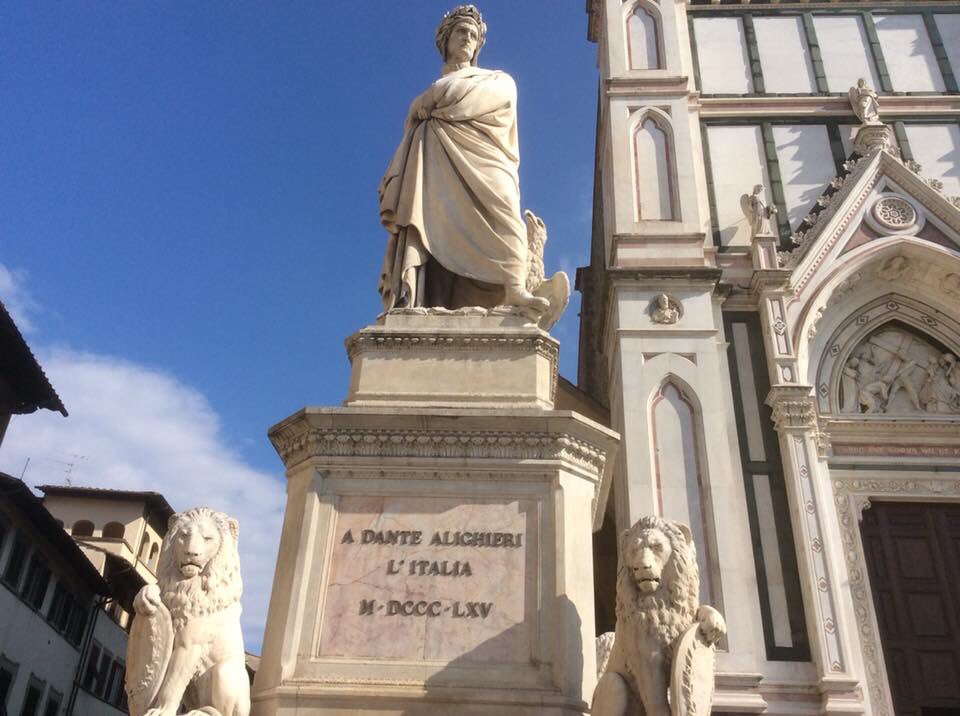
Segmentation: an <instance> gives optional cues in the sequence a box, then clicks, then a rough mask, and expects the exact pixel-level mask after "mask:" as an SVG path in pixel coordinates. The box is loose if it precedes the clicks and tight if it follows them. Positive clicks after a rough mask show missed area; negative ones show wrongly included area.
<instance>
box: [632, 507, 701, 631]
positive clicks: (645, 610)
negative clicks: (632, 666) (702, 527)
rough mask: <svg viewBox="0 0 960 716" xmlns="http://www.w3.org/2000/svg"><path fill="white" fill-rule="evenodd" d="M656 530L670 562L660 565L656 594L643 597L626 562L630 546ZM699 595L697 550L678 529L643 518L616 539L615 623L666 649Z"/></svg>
mask: <svg viewBox="0 0 960 716" xmlns="http://www.w3.org/2000/svg"><path fill="white" fill-rule="evenodd" d="M651 529H655V530H659V531H660V532H662V533H663V534H664V535H666V537H667V539H668V540H669V541H670V547H671V554H670V559H669V560H668V561H667V562H666V564H664V565H663V572H662V573H661V575H660V584H659V585H658V586H657V591H656V592H654V593H653V594H650V595H644V594H642V593H641V592H640V590H639V589H637V583H636V581H635V580H634V576H633V573H632V571H631V569H630V564H629V563H628V560H629V559H630V557H629V555H630V554H631V550H630V546H631V545H632V544H633V543H635V542H637V540H639V538H640V534H641V533H642V532H644V531H646V530H651ZM699 596H700V576H699V573H698V570H697V551H696V547H695V546H694V544H693V541H692V540H689V539H688V538H687V536H686V535H685V534H684V533H683V532H682V531H681V529H680V527H679V526H678V525H677V524H676V523H674V522H670V521H669V520H664V519H662V518H660V517H655V516H652V515H651V516H646V517H642V518H640V520H639V521H638V522H637V523H636V524H635V525H633V527H631V528H630V529H628V530H625V531H624V532H623V534H622V535H621V537H620V562H619V565H618V569H617V621H618V623H622V624H624V625H627V626H628V628H629V629H631V630H634V629H635V630H639V631H640V632H641V633H646V634H649V635H651V636H653V637H654V638H655V639H656V640H657V642H659V643H660V644H661V645H663V646H665V647H667V648H669V647H670V646H672V645H673V643H674V642H675V641H676V639H677V637H678V636H680V634H682V633H683V632H684V631H685V630H686V629H687V627H689V626H690V625H691V624H692V623H693V621H694V618H695V616H696V613H697V605H698V602H699Z"/></svg>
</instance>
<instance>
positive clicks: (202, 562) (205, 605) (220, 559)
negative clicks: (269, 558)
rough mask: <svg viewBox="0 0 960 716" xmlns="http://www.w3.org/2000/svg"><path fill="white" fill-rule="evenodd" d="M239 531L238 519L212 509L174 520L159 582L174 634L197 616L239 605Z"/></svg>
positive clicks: (192, 511)
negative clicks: (170, 616) (171, 620)
mask: <svg viewBox="0 0 960 716" xmlns="http://www.w3.org/2000/svg"><path fill="white" fill-rule="evenodd" d="M238 531H239V528H238V526H237V521H236V520H235V519H233V518H232V517H229V516H227V515H225V514H223V513H222V512H217V511H216V510H211V509H210V508H208V507H194V508H193V509H190V510H187V511H186V512H178V513H177V514H175V515H173V516H171V517H170V520H169V525H168V527H167V535H166V537H164V538H163V545H162V546H161V547H160V559H159V562H158V564H157V581H158V583H159V585H160V591H161V594H162V598H163V602H164V604H166V605H167V608H168V609H169V610H170V614H171V615H172V617H173V622H174V628H175V629H180V628H181V627H182V626H183V624H184V623H186V621H187V620H188V619H190V618H192V617H193V616H196V615H197V614H209V613H212V612H215V611H219V610H220V609H223V608H224V607H226V606H229V605H231V604H234V603H235V602H238V601H239V600H240V594H241V592H242V591H243V583H242V582H241V580H240V555H239V554H238V552H237V533H238ZM197 587H199V588H197Z"/></svg>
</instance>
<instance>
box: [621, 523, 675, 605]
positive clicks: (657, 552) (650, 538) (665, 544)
mask: <svg viewBox="0 0 960 716" xmlns="http://www.w3.org/2000/svg"><path fill="white" fill-rule="evenodd" d="M629 549H630V553H629V555H628V559H629V565H630V570H631V571H632V572H633V579H634V581H635V582H636V583H637V589H639V590H640V592H642V593H643V594H653V593H654V592H656V591H657V588H658V587H659V586H660V578H661V576H662V575H663V567H664V565H665V564H666V563H667V562H669V561H670V554H671V553H672V552H673V548H672V547H671V546H670V540H669V539H668V538H667V536H666V535H665V534H664V533H663V532H661V531H660V530H657V529H649V530H644V531H643V532H641V533H640V535H639V537H638V538H637V539H636V541H635V542H634V543H633V544H632V545H630V548H629Z"/></svg>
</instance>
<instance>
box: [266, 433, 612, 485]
mask: <svg viewBox="0 0 960 716" xmlns="http://www.w3.org/2000/svg"><path fill="white" fill-rule="evenodd" d="M270 439H271V441H272V442H273V446H274V448H276V450H277V453H278V454H279V455H280V458H281V459H282V460H283V462H284V464H285V465H287V466H288V467H292V466H294V465H296V464H298V463H300V462H302V461H304V460H307V459H309V458H312V457H321V458H323V457H368V458H427V459H431V458H432V459H436V458H474V459H487V460H502V459H508V460H562V461H564V462H568V463H572V464H574V465H576V466H578V467H580V468H583V469H585V470H587V471H589V472H592V473H594V474H596V475H597V477H598V478H599V476H600V475H602V474H603V468H604V465H605V463H606V456H607V451H606V450H604V449H603V448H601V447H599V446H597V445H594V444H591V443H589V442H587V441H585V440H582V439H581V438H579V437H577V436H574V435H572V434H570V433H546V432H532V431H529V432H524V431H510V432H507V431H486V430H483V431H481V430H462V431H461V430H448V429H436V430H429V429H419V430H418V429H413V428H410V429H405V428H393V429H390V428H382V429H375V428H312V427H307V426H305V425H303V424H293V425H286V426H284V427H282V428H280V429H279V430H277V431H276V432H272V433H271V435H270Z"/></svg>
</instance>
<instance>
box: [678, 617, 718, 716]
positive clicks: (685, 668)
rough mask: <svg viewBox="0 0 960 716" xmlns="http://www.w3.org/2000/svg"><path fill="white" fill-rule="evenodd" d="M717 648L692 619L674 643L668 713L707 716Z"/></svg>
mask: <svg viewBox="0 0 960 716" xmlns="http://www.w3.org/2000/svg"><path fill="white" fill-rule="evenodd" d="M715 663H716V648H715V647H714V646H713V645H712V644H707V642H706V640H705V639H704V638H703V634H702V633H701V632H700V622H697V621H695V622H694V623H693V624H691V625H690V627H689V628H688V629H687V630H686V631H685V632H684V633H683V636H681V637H680V640H679V641H678V642H677V648H676V650H675V651H674V654H673V668H672V672H673V673H672V674H671V675H670V711H671V716H710V707H711V705H712V703H713V679H714V666H715Z"/></svg>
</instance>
